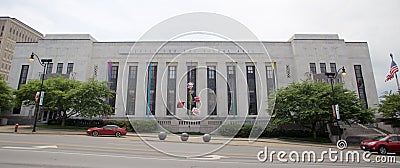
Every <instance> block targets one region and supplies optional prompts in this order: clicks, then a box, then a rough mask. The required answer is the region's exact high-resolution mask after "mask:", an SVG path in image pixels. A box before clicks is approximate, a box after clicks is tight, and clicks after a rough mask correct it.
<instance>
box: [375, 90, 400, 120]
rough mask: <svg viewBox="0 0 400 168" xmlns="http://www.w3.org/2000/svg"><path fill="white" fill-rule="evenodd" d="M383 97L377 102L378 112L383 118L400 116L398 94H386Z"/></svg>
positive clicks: (399, 98)
mask: <svg viewBox="0 0 400 168" xmlns="http://www.w3.org/2000/svg"><path fill="white" fill-rule="evenodd" d="M383 98H384V99H383V100H382V101H381V104H379V109H378V110H379V112H380V113H382V116H383V117H385V118H390V119H397V118H398V117H399V116H400V95H399V94H387V95H384V96H383Z"/></svg>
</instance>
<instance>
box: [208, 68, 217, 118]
mask: <svg viewBox="0 0 400 168" xmlns="http://www.w3.org/2000/svg"><path fill="white" fill-rule="evenodd" d="M207 88H208V89H207V104H208V114H209V115H217V80H216V75H215V66H208V67H207Z"/></svg>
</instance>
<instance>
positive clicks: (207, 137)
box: [203, 134, 211, 142]
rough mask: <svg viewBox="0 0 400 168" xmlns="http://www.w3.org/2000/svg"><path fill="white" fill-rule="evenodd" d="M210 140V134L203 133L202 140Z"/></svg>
mask: <svg viewBox="0 0 400 168" xmlns="http://www.w3.org/2000/svg"><path fill="white" fill-rule="evenodd" d="M210 140H211V135H210V134H204V135H203V141H204V142H210Z"/></svg>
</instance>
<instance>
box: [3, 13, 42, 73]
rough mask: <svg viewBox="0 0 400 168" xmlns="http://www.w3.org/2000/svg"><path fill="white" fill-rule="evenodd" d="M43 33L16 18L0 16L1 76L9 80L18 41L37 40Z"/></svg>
mask: <svg viewBox="0 0 400 168" xmlns="http://www.w3.org/2000/svg"><path fill="white" fill-rule="evenodd" d="M42 38H43V35H42V34H41V33H40V32H38V31H36V30H35V29H33V28H31V27H29V26H28V25H26V24H24V23H22V22H21V21H19V20H18V19H16V18H10V17H0V64H1V67H0V76H1V77H3V79H5V80H8V77H9V76H8V74H9V72H10V69H11V61H12V58H13V55H14V48H15V43H16V42H37V41H38V40H39V39H42Z"/></svg>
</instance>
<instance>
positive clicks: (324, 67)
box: [319, 63, 326, 74]
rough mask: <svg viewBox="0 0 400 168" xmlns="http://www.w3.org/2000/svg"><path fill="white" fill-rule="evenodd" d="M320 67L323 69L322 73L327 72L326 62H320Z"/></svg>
mask: <svg viewBox="0 0 400 168" xmlns="http://www.w3.org/2000/svg"><path fill="white" fill-rule="evenodd" d="M319 68H320V70H321V73H322V74H325V72H326V64H325V63H319Z"/></svg>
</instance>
